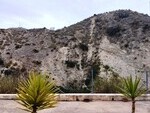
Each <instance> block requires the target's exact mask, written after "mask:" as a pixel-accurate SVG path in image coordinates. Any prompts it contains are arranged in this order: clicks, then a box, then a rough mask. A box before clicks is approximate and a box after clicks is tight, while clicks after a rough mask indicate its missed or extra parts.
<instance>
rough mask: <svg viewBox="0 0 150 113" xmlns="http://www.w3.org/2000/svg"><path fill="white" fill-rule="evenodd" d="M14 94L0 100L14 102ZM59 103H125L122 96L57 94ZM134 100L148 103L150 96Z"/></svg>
mask: <svg viewBox="0 0 150 113" xmlns="http://www.w3.org/2000/svg"><path fill="white" fill-rule="evenodd" d="M16 96H17V95H16V94H0V100H16ZM57 99H58V100H59V101H99V100H101V101H127V99H126V98H125V97H124V96H123V95H122V94H91V93H90V94H82V93H81V94H75V93H73V94H57ZM136 100H140V101H150V94H144V95H142V96H141V97H138V98H137V99H136Z"/></svg>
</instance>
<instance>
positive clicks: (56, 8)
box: [0, 0, 150, 29]
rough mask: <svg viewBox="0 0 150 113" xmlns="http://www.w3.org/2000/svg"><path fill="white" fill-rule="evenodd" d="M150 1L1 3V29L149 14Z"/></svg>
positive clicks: (16, 0) (31, 0)
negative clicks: (100, 16)
mask: <svg viewBox="0 0 150 113" xmlns="http://www.w3.org/2000/svg"><path fill="white" fill-rule="evenodd" d="M149 5H150V0H0V28H11V27H24V28H42V27H46V28H48V29H49V28H51V27H54V28H55V29H59V28H63V27H64V26H69V25H71V24H74V23H76V22H79V21H81V20H83V19H85V18H88V17H89V16H92V15H93V14H99V13H104V12H108V11H113V10H118V9H131V10H133V11H137V12H140V13H144V14H149V13H150V8H149V7H150V6H149Z"/></svg>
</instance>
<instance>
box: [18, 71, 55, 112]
mask: <svg viewBox="0 0 150 113" xmlns="http://www.w3.org/2000/svg"><path fill="white" fill-rule="evenodd" d="M17 91H18V94H17V98H18V100H19V101H18V102H19V103H20V104H21V105H23V106H24V107H25V108H26V109H24V110H26V111H29V112H31V113H37V111H38V110H42V109H45V108H52V107H55V105H56V103H57V99H56V95H55V92H56V91H57V89H56V88H55V84H54V82H52V81H48V79H47V78H46V76H45V75H42V74H41V73H37V72H31V73H29V78H28V79H26V80H23V81H22V82H20V83H19V87H18V89H17Z"/></svg>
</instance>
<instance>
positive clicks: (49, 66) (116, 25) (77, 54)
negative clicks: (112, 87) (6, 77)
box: [0, 10, 150, 85]
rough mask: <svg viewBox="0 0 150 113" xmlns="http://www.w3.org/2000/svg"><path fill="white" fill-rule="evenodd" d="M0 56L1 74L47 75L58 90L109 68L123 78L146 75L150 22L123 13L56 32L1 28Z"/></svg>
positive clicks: (149, 57)
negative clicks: (41, 73)
mask: <svg viewBox="0 0 150 113" xmlns="http://www.w3.org/2000/svg"><path fill="white" fill-rule="evenodd" d="M0 53H1V54H0V55H1V57H0V69H1V72H2V73H4V69H5V68H7V70H9V69H11V68H13V69H14V70H18V71H19V74H20V73H26V72H27V71H29V70H30V69H36V70H41V71H43V72H45V71H46V72H48V73H49V74H51V75H52V76H53V79H55V80H56V81H57V83H58V84H59V85H65V84H66V83H67V81H71V80H73V79H75V80H78V81H80V82H81V81H82V83H83V84H85V81H87V80H88V79H89V74H90V72H91V69H93V70H94V76H95V75H96V74H97V75H103V76H104V75H105V72H106V70H107V68H110V69H111V70H112V72H115V73H118V74H119V75H120V76H126V75H130V74H131V75H136V74H141V73H143V72H142V71H143V70H144V69H145V67H150V17H149V16H148V15H144V14H140V13H137V12H133V11H130V10H118V11H113V12H109V13H103V14H98V15H94V16H92V17H90V18H87V19H85V20H83V21H81V22H79V23H76V24H74V25H71V26H69V27H65V28H63V29H59V30H56V31H53V30H48V29H46V28H43V29H23V28H12V29H0ZM14 62H16V63H14ZM9 63H10V64H9ZM8 64H9V65H8ZM15 66H16V67H15ZM106 67H107V68H106ZM104 68H105V69H104ZM103 69H104V70H105V71H103ZM11 71H12V70H11ZM14 73H15V72H12V73H7V74H14Z"/></svg>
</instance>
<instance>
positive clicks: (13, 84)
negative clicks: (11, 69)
mask: <svg viewBox="0 0 150 113" xmlns="http://www.w3.org/2000/svg"><path fill="white" fill-rule="evenodd" d="M19 81H20V78H18V77H13V76H5V77H0V93H3V94H8V93H9V94H10V93H16V92H17V90H16V88H17V87H18V82H19Z"/></svg>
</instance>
